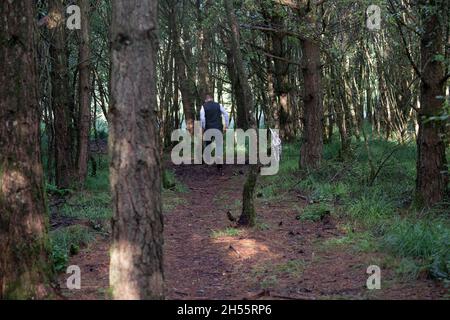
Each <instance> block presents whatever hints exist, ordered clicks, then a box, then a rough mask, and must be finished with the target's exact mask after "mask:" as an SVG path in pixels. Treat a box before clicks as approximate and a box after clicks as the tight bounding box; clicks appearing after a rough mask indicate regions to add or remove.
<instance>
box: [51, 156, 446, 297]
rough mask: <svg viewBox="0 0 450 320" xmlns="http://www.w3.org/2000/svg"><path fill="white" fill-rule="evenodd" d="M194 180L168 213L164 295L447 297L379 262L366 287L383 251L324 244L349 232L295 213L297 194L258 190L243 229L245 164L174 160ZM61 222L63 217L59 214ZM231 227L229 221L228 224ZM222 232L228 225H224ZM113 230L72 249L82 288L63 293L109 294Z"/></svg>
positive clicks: (439, 288) (436, 285)
mask: <svg viewBox="0 0 450 320" xmlns="http://www.w3.org/2000/svg"><path fill="white" fill-rule="evenodd" d="M172 169H173V170H174V172H175V174H176V176H177V178H178V180H179V181H181V182H182V183H184V184H185V185H186V186H187V187H188V191H187V192H186V193H182V194H181V195H180V197H182V199H181V201H179V202H178V203H179V204H178V205H177V206H175V208H173V209H172V210H170V211H169V212H165V216H164V221H165V231H164V236H165V247H164V253H165V262H164V263H165V277H166V291H167V294H166V297H167V299H308V300H309V299H441V298H444V297H445V296H446V294H447V289H446V288H444V287H443V285H442V284H441V283H440V282H437V281H435V280H432V279H429V278H427V276H426V275H423V276H421V277H419V279H417V280H413V281H408V280H404V281H402V280H400V279H398V278H397V275H396V272H395V270H394V268H393V267H390V266H389V264H387V265H381V266H380V267H381V270H382V285H381V286H382V287H381V290H368V289H367V287H366V281H367V278H368V277H369V275H368V274H366V270H367V267H368V266H370V265H372V264H377V263H380V261H384V260H385V257H386V256H385V254H384V253H381V252H380V253H370V254H368V253H355V252H354V250H353V249H351V248H350V247H346V246H333V247H331V248H327V247H326V246H324V244H325V243H326V241H327V240H329V239H332V238H337V237H340V236H343V231H342V230H340V228H339V225H340V223H339V221H336V220H335V218H333V217H331V216H327V217H326V219H323V220H321V221H318V222H309V221H301V220H298V211H297V210H295V206H294V205H296V206H297V207H302V206H305V205H307V203H306V202H305V200H303V199H302V198H301V197H298V196H297V195H295V194H287V195H286V197H285V199H284V200H283V202H270V201H266V200H265V199H262V198H258V201H257V214H258V225H257V227H255V228H252V229H245V228H236V225H235V223H234V222H232V221H230V219H229V217H228V216H229V214H227V212H229V213H231V215H232V216H234V217H236V218H237V217H238V215H239V211H238V208H239V204H240V203H239V201H240V199H241V194H242V186H243V182H244V180H245V171H246V169H245V167H242V166H225V168H224V175H223V176H221V175H220V174H218V172H217V170H216V168H215V167H208V166H206V165H201V166H194V165H192V166H177V167H173V168H172ZM59 223H61V222H59ZM227 228H229V229H227ZM224 230H225V231H224ZM108 252H109V238H108V237H99V238H98V239H97V241H95V242H93V243H91V244H90V245H89V247H87V248H85V249H83V250H81V251H80V253H79V254H77V255H76V256H73V257H72V258H71V260H70V265H78V266H80V268H81V272H82V283H81V284H82V289H81V290H72V291H69V290H67V289H65V282H66V278H67V277H68V275H66V274H61V275H60V277H59V282H60V287H61V292H62V294H63V296H64V297H65V298H66V299H108V297H109V290H108V268H109V266H108V265H109V254H108Z"/></svg>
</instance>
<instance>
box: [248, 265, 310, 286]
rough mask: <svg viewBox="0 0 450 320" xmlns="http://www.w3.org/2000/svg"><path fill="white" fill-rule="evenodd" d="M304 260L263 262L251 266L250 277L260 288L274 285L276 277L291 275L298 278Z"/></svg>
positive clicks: (276, 281) (302, 268) (276, 280)
mask: <svg viewBox="0 0 450 320" xmlns="http://www.w3.org/2000/svg"><path fill="white" fill-rule="evenodd" d="M305 267H306V262H305V261H304V260H302V259H295V260H289V261H286V262H283V263H278V264H277V263H273V262H265V263H262V264H258V265H255V266H253V268H252V273H251V274H252V277H253V279H254V280H255V281H257V282H258V283H259V284H260V286H261V288H263V289H267V288H270V287H274V286H276V285H277V283H278V278H281V277H283V276H286V275H288V276H291V277H293V278H296V279H298V278H299V277H300V276H301V275H302V274H303V271H304V270H305Z"/></svg>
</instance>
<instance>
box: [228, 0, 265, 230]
mask: <svg viewBox="0 0 450 320" xmlns="http://www.w3.org/2000/svg"><path fill="white" fill-rule="evenodd" d="M225 10H226V13H227V18H228V23H229V25H230V27H231V50H230V51H231V54H232V57H233V61H234V64H235V70H236V73H235V77H236V83H237V85H236V89H238V90H239V91H238V92H236V94H241V95H242V98H241V99H242V101H243V105H242V106H239V107H240V108H241V112H242V111H243V112H244V116H243V117H242V118H241V119H243V120H244V123H243V127H241V128H242V129H244V130H247V129H249V128H254V129H256V123H255V119H254V115H253V113H252V112H251V110H252V108H253V95H252V93H251V89H250V86H249V84H248V76H247V71H246V69H245V67H244V61H243V58H242V53H241V49H240V45H239V43H240V35H239V34H240V31H239V25H238V23H237V20H236V16H235V14H234V9H233V1H232V0H225ZM258 173H259V166H258V165H250V169H249V171H248V173H247V180H246V182H245V184H244V192H243V194H242V213H241V216H240V218H239V224H240V225H242V226H248V227H252V226H254V225H255V224H256V211H255V205H254V199H255V195H254V193H255V187H256V182H257V180H258Z"/></svg>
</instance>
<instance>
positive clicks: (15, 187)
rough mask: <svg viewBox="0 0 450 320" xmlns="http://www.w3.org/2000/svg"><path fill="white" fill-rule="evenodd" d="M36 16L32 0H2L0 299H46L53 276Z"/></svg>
mask: <svg viewBox="0 0 450 320" xmlns="http://www.w3.org/2000/svg"><path fill="white" fill-rule="evenodd" d="M35 17H36V15H35V9H34V6H33V5H30V3H28V2H27V1H15V2H14V3H13V2H12V1H2V2H0V18H1V21H2V27H1V28H0V42H1V43H0V61H1V63H0V299H33V298H34V299H39V298H44V297H45V296H46V295H47V294H48V292H49V291H48V286H47V285H48V284H49V281H50V278H51V265H50V263H49V261H48V252H47V248H48V238H47V228H48V222H47V218H48V217H47V208H46V203H45V191H44V190H45V189H44V180H43V179H44V178H43V170H42V163H41V153H40V134H39V125H40V110H39V102H38V95H37V88H38V82H37V81H38V80H37V71H36V50H35V42H34V30H35V28H36V26H35Z"/></svg>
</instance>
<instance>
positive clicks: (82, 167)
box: [77, 0, 91, 186]
mask: <svg viewBox="0 0 450 320" xmlns="http://www.w3.org/2000/svg"><path fill="white" fill-rule="evenodd" d="M80 6H81V43H80V54H79V75H80V79H79V86H80V87H79V96H80V109H79V121H78V124H79V127H78V152H77V154H78V161H77V162H78V184H79V186H83V185H84V183H85V181H86V177H87V171H88V157H89V130H90V122H91V119H90V118H91V117H90V115H91V112H90V111H91V62H90V59H91V50H90V45H91V44H90V36H89V33H90V23H89V16H90V4H89V0H83V1H81V2H80Z"/></svg>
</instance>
